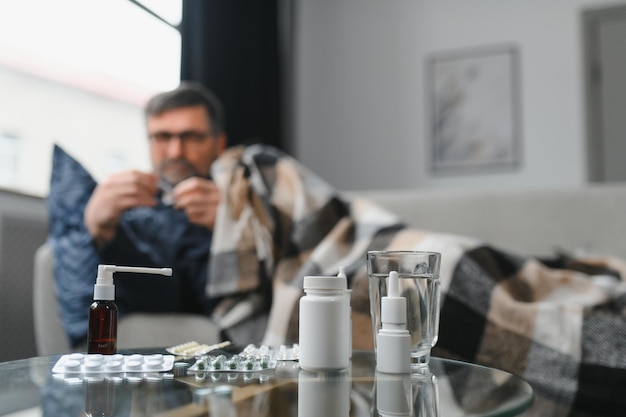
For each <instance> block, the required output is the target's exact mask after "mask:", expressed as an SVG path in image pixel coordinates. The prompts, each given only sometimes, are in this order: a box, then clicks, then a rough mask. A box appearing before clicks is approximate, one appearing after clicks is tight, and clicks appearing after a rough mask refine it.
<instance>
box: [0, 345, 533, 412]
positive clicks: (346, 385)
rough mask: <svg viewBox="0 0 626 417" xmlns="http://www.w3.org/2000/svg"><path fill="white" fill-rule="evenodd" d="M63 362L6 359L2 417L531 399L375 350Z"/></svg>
mask: <svg viewBox="0 0 626 417" xmlns="http://www.w3.org/2000/svg"><path fill="white" fill-rule="evenodd" d="M141 353H146V351H145V350H143V351H142V352H141ZM149 353H166V352H165V351H161V350H150V352H149ZM59 358H60V355H57V356H49V357H38V358H31V359H25V360H19V361H13V362H5V363H0V415H3V416H5V415H8V416H11V415H15V416H19V417H27V416H54V417H63V416H71V417H76V416H147V415H150V416H153V415H158V416H161V417H169V416H183V417H185V416H189V417H191V416H241V415H246V416H247V415H250V416H277V417H279V416H294V417H295V416H298V417H307V416H320V415H326V416H338V417H342V416H346V417H348V416H371V417H378V416H380V417H382V416H388V415H393V416H428V417H457V416H459V417H460V416H468V415H471V416H494V417H495V416H515V415H518V414H520V413H522V412H523V411H525V410H526V409H528V408H529V407H530V405H531V404H532V401H533V391H532V388H531V387H530V385H529V384H528V383H526V382H525V381H524V380H522V379H520V378H518V377H516V376H514V375H511V374H509V373H507V372H504V371H501V370H496V369H491V368H486V367H483V366H479V365H474V364H470V363H466V362H458V361H452V360H447V359H440V358H432V359H431V364H430V367H429V368H428V369H427V370H425V371H424V372H422V373H419V374H411V375H390V374H381V373H377V372H376V371H375V364H374V354H373V352H369V351H355V352H353V356H352V361H351V365H350V368H349V369H347V370H345V371H341V372H308V371H304V370H301V369H299V367H298V364H297V362H293V361H282V362H277V365H276V367H275V368H274V369H270V370H265V371H263V372H258V373H255V372H249V373H228V372H220V373H206V374H204V375H196V374H189V375H186V376H181V377H174V376H173V375H171V374H170V373H152V374H144V375H142V376H141V377H139V378H126V377H124V378H109V377H107V376H106V375H95V376H94V375H92V377H90V378H82V377H73V378H69V377H67V376H64V377H59V375H58V374H57V375H56V376H55V375H54V374H53V373H52V368H53V366H54V365H55V363H56V362H57V360H58V359H59Z"/></svg>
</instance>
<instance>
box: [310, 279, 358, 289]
mask: <svg viewBox="0 0 626 417" xmlns="http://www.w3.org/2000/svg"><path fill="white" fill-rule="evenodd" d="M304 289H305V290H307V289H310V290H347V289H348V283H347V280H346V279H345V278H342V277H334V276H306V277H304Z"/></svg>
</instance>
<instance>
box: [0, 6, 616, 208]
mask: <svg viewBox="0 0 626 417" xmlns="http://www.w3.org/2000/svg"><path fill="white" fill-rule="evenodd" d="M624 22H626V1H601V0H551V1H549V2H546V1H542V0H510V1H501V0H473V1H471V2H468V1H466V0H388V1H380V0H316V1H306V0H265V1H255V0H231V1H219V0H160V1H159V0H137V1H133V0H94V1H89V2H87V1H84V0H55V1H54V2H50V1H48V0H2V1H0V187H2V188H5V189H9V190H15V191H18V192H22V193H26V194H32V195H36V196H45V195H46V194H47V192H48V183H49V175H50V166H51V152H52V146H53V144H54V143H58V144H60V145H61V146H63V147H64V148H65V149H66V151H68V152H69V153H70V154H72V155H73V156H75V157H76V158H77V159H78V160H79V161H80V162H81V163H83V164H84V165H85V166H86V167H87V169H88V170H89V171H90V172H91V173H92V174H93V175H94V176H95V177H96V179H101V178H102V177H103V176H105V175H107V174H109V173H111V172H114V171H118V170H120V169H125V168H136V169H142V170H148V169H149V161H148V154H147V140H146V134H145V129H144V124H143V115H142V106H143V104H144V103H145V101H146V100H147V99H148V98H149V97H150V96H151V95H152V94H154V93H156V92H159V91H164V90H168V89H171V88H174V87H175V86H176V85H177V84H178V82H179V80H180V79H181V78H184V79H195V80H198V81H201V82H203V83H204V84H206V85H207V86H208V87H210V88H212V89H213V90H214V91H215V92H216V93H217V94H218V95H219V96H220V97H221V98H222V100H223V101H224V103H225V107H226V112H227V130H228V133H229V136H230V140H231V144H238V143H250V142H259V141H260V142H265V143H269V144H272V145H275V146H278V147H280V148H281V149H283V150H285V151H287V152H289V153H290V154H292V155H293V156H295V157H296V158H298V159H299V160H301V161H302V162H303V163H304V164H305V165H306V166H308V167H309V168H311V169H312V170H313V171H315V172H317V173H318V174H320V175H321V176H322V177H323V178H324V179H325V180H327V181H328V182H330V183H331V184H333V185H335V186H336V187H337V188H339V189H344V190H361V189H381V188H465V189H468V188H469V189H471V188H479V187H481V188H484V187H506V188H511V187H520V188H522V187H525V188H530V187H578V186H583V185H585V184H588V183H590V182H611V181H623V180H624V179H626V173H625V172H624V168H622V163H621V159H622V157H621V155H623V153H622V152H624V151H626V144H623V143H622V142H623V141H624V139H623V138H624V137H625V136H626V135H625V134H624V132H625V131H626V126H625V125H624V123H625V122H624V120H626V118H625V117H623V115H624V109H626V98H625V97H626V93H625V92H624V89H625V87H623V85H626V83H623V82H622V79H621V77H622V75H623V74H626V72H625V71H624V70H625V69H626V64H625V61H626V42H624V38H625V37H626V29H624V28H625V27H626V24H625V23H624ZM498 48H499V49H498ZM497 50H505V51H513V54H512V56H511V59H510V60H509V61H507V64H506V65H508V67H507V68H509V70H510V72H509V73H506V75H507V77H508V78H507V79H508V81H507V83H508V84H506V85H507V88H508V90H507V91H506V94H504V96H502V97H505V98H504V101H500V102H499V103H500V105H498V104H496V107H495V108H493V107H491V108H490V107H489V105H486V104H484V103H483V105H482V108H481V109H480V112H479V113H480V114H479V115H478V116H477V117H478V119H477V120H478V121H477V122H476V123H478V126H476V125H473V124H472V121H471V120H469V121H466V122H463V121H459V119H460V118H461V115H462V114H463V111H465V112H466V111H467V109H465V110H463V111H461V110H459V109H460V107H459V106H462V104H459V103H463V97H464V96H463V94H466V95H471V94H472V93H471V91H465V92H463V91H461V93H460V94H461V95H460V96H459V97H460V98H458V97H457V99H458V100H457V102H456V104H457V106H456V107H454V106H452V112H453V113H452V114H453V115H456V116H455V117H456V118H452V119H450V118H448V119H446V123H448V124H447V128H446V129H448V130H445V132H449V129H450V128H451V127H454V126H456V128H455V129H456V130H455V132H456V133H454V135H453V136H454V137H453V138H452V139H454V140H456V141H461V142H462V141H468V140H470V141H471V139H468V138H467V136H466V135H464V134H462V133H459V132H464V131H466V130H468V129H469V130H472V129H474V130H475V131H477V132H478V134H481V129H483V130H484V131H487V133H484V131H483V133H482V134H484V135H488V131H489V126H490V125H491V124H492V122H493V124H494V126H498V123H496V121H497V120H500V121H502V118H503V117H504V118H505V119H506V123H505V125H506V126H505V127H506V129H508V130H507V131H506V132H505V133H504V136H506V138H505V140H508V141H509V149H508V152H510V155H509V156H508V157H507V158H506V162H505V163H496V164H490V163H488V162H489V160H488V159H489V156H487V157H485V158H487V163H483V162H485V161H484V160H482V159H481V157H478V156H477V154H476V153H473V152H475V151H472V150H470V149H465V150H464V151H463V152H464V153H463V154H462V155H461V156H459V158H460V159H458V160H455V161H456V162H460V163H458V164H456V165H455V164H454V163H453V164H452V165H453V167H452V168H453V169H435V168H436V164H437V158H441V155H438V154H437V152H436V149H437V146H438V145H437V141H438V140H442V138H443V137H442V136H438V133H437V132H439V131H437V129H438V128H440V127H441V126H440V125H438V124H437V123H440V122H441V120H438V117H439V116H441V115H440V114H439V113H438V112H440V111H441V109H440V108H438V107H437V100H439V99H441V97H442V96H441V94H442V93H441V91H439V90H437V89H436V88H435V86H434V83H435V82H436V78H435V75H437V74H439V76H442V74H443V73H436V71H440V70H441V68H439V67H437V66H436V65H437V63H438V62H441V61H438V60H443V61H444V62H446V60H449V59H451V60H452V61H454V60H463V59H469V61H468V62H469V63H468V64H467V65H469V68H470V70H471V71H473V72H471V75H472V77H476V74H478V75H479V76H480V74H481V72H480V70H479V69H478V70H477V69H476V68H474V69H473V70H472V68H471V66H472V62H475V61H472V60H475V59H477V58H480V56H481V53H483V52H484V51H487V52H488V53H489V51H497ZM456 62H465V61H456ZM437 68H439V69H437ZM461 68H465V67H461ZM457 70H458V68H457ZM468 71H469V70H468ZM466 72H467V71H466ZM468 73H469V72H468ZM483 73H486V71H483ZM463 74H465V75H464V76H466V75H467V74H466V73H463ZM483 83H485V81H483ZM486 83H487V85H488V84H489V82H488V81H487V82H486ZM477 85H478V84H477ZM498 85H499V84H497V83H495V82H494V83H493V88H492V89H491V90H490V89H487V90H486V91H487V95H486V96H489V95H490V94H491V93H490V92H494V91H496V89H497V88H499V87H498ZM461 90H462V89H461ZM483 90H485V88H484V87H483ZM620 90H621V91H620ZM478 96H479V97H486V96H485V92H484V91H483V92H482V93H479V95H478ZM502 97H500V98H499V100H502ZM466 98H467V97H466ZM466 102H467V100H466ZM465 105H467V104H465ZM491 105H492V106H493V104H491ZM502 109H504V111H503V110H502ZM470 110H471V109H470ZM454 112H456V113H454ZM470 113H471V111H470ZM490 115H493V117H491V119H493V120H490ZM503 115H504V116H503ZM464 117H467V116H464ZM450 120H457V122H455V123H456V124H454V123H453V125H452V126H451V125H450V123H451V122H450ZM464 123H465V124H464ZM468 123H469V124H468ZM481 123H482V124H483V125H484V126H483V127H481V126H480V124H481ZM500 124H502V123H500ZM472 126H473V127H472ZM485 126H486V127H485ZM464 127H466V128H467V129H465V130H464ZM478 134H477V135H478ZM455 135H456V136H455ZM507 135H508V136H507ZM443 139H445V138H443ZM481 140H482V139H481ZM477 143H481V144H482V145H481V146H483V147H489V146H490V144H492V145H493V144H494V143H497V140H495V142H494V139H493V137H492V138H491V139H489V137H487V139H484V140H483V141H482V142H480V141H479V142H471V144H472V146H474V147H477V146H478V145H477ZM466 148H469V146H468V147H466ZM492 153H493V152H492ZM467 161H470V162H471V161H475V162H476V161H477V163H475V164H474V163H469V164H468V163H466V162H467ZM453 162H454V161H453ZM456 162H455V163H456Z"/></svg>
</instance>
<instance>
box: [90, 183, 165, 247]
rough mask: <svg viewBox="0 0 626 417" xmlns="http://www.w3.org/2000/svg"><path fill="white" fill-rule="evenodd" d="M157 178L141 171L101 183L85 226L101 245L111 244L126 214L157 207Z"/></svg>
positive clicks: (91, 199) (92, 196)
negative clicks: (148, 207) (146, 207)
mask: <svg viewBox="0 0 626 417" xmlns="http://www.w3.org/2000/svg"><path fill="white" fill-rule="evenodd" d="M156 184H157V176H156V175H154V174H147V173H144V172H139V171H125V172H120V173H118V174H114V175H112V176H110V177H109V178H107V179H106V180H105V181H103V182H102V183H101V184H99V185H98V186H97V187H96V189H95V190H94V192H93V194H92V195H91V198H90V199H89V202H88V203H87V207H86V208H85V216H84V218H85V226H87V230H88V231H89V233H90V234H91V236H92V237H93V238H94V241H95V242H96V244H97V245H103V244H105V243H107V242H109V241H110V240H111V239H113V237H115V233H116V231H117V225H118V223H119V220H120V218H121V217H122V214H123V213H124V212H125V211H126V210H128V209H131V208H133V207H139V206H150V207H153V206H155V205H156V198H155V194H156V191H157V185H156Z"/></svg>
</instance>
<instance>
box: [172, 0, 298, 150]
mask: <svg viewBox="0 0 626 417" xmlns="http://www.w3.org/2000/svg"><path fill="white" fill-rule="evenodd" d="M279 4H280V0H184V1H183V21H182V24H181V35H182V61H181V78H182V79H183V80H193V81H198V82H201V83H202V84H204V85H205V86H206V87H208V88H210V89H211V90H212V91H213V92H214V93H215V94H217V96H218V97H219V98H220V99H221V100H222V102H223V104H224V108H225V113H226V130H227V133H228V137H229V145H237V144H249V143H259V142H262V143H266V144H270V145H274V146H276V147H278V148H280V149H283V150H287V149H286V146H285V143H284V138H283V130H284V129H283V128H282V126H283V120H282V116H281V106H282V105H283V103H282V100H281V97H282V96H283V91H282V88H281V72H282V71H281V61H280V59H281V57H280V56H279V55H280V53H279V49H280V40H279V32H280V31H279Z"/></svg>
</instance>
